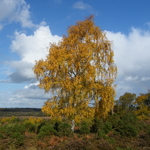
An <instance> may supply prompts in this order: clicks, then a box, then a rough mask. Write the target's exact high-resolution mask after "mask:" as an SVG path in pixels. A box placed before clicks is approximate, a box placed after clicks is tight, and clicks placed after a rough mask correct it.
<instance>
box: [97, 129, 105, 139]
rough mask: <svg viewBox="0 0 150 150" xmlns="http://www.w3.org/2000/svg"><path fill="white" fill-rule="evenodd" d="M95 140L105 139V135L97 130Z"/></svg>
mask: <svg viewBox="0 0 150 150" xmlns="http://www.w3.org/2000/svg"><path fill="white" fill-rule="evenodd" d="M97 138H99V139H101V138H104V139H105V138H106V135H105V133H104V131H103V130H98V131H97Z"/></svg>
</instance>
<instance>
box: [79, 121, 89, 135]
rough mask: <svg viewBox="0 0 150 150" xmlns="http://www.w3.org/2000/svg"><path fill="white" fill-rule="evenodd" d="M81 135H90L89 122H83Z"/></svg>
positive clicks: (80, 130)
mask: <svg viewBox="0 0 150 150" xmlns="http://www.w3.org/2000/svg"><path fill="white" fill-rule="evenodd" d="M79 133H80V134H89V133H90V126H89V125H88V123H87V122H85V121H83V122H81V127H80V129H79Z"/></svg>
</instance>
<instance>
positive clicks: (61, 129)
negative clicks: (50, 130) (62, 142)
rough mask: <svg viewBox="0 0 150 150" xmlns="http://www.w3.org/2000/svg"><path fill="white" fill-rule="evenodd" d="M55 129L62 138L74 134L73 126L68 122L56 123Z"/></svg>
mask: <svg viewBox="0 0 150 150" xmlns="http://www.w3.org/2000/svg"><path fill="white" fill-rule="evenodd" d="M54 129H55V130H56V131H57V132H58V133H59V135H60V136H69V135H71V133H72V130H71V125H70V124H68V123H67V122H60V121H59V122H56V123H55V124H54Z"/></svg>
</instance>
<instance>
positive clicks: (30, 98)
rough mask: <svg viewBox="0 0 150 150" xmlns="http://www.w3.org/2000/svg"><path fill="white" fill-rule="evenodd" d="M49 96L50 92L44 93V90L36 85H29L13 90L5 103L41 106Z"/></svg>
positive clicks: (17, 105) (50, 95) (18, 105)
mask: <svg viewBox="0 0 150 150" xmlns="http://www.w3.org/2000/svg"><path fill="white" fill-rule="evenodd" d="M32 86H35V87H36V88H33V87H32ZM51 97H52V94H50V93H45V92H44V90H41V89H39V88H38V87H37V85H29V86H28V87H27V88H24V89H18V90H15V91H14V92H13V95H12V96H11V97H10V98H9V99H8V101H7V104H6V105H8V104H9V105H10V104H11V105H12V106H11V107H14V106H15V107H32V108H33V107H34V108H36V107H37V108H41V106H42V105H44V102H45V101H46V100H47V99H49V98H51Z"/></svg>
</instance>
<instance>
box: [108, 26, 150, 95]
mask: <svg viewBox="0 0 150 150" xmlns="http://www.w3.org/2000/svg"><path fill="white" fill-rule="evenodd" d="M106 33H107V34H106V36H107V37H108V39H109V40H110V41H112V42H113V49H114V60H115V63H116V65H117V67H118V75H117V80H116V83H117V84H118V87H120V82H121V81H122V82H123V83H122V84H121V86H122V87H124V89H126V87H129V86H130V87H131V88H132V90H131V89H129V88H127V89H129V91H125V92H131V91H134V92H135V93H141V92H143V91H144V92H147V91H146V90H148V89H149V88H150V83H149V82H147V84H145V85H143V83H142V81H144V80H147V81H149V78H145V76H148V77H149V73H150V67H149V64H150V59H149V56H150V42H149V41H150V32H149V31H143V30H141V29H136V28H132V30H131V32H130V33H129V34H128V35H125V34H123V33H121V32H118V33H114V32H110V31H106ZM137 79H142V81H141V80H140V81H137ZM128 81H130V82H128ZM133 81H136V82H133ZM137 84H138V86H137ZM130 90H131V91H130ZM117 95H120V93H119V90H118V91H117Z"/></svg>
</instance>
